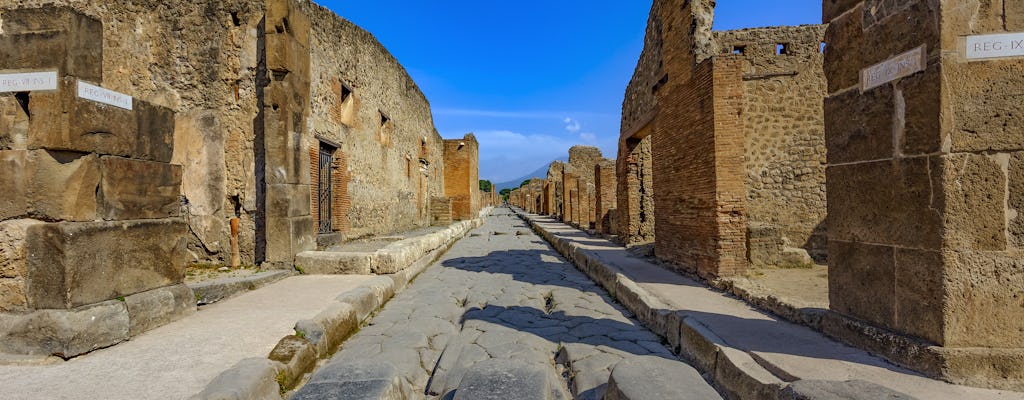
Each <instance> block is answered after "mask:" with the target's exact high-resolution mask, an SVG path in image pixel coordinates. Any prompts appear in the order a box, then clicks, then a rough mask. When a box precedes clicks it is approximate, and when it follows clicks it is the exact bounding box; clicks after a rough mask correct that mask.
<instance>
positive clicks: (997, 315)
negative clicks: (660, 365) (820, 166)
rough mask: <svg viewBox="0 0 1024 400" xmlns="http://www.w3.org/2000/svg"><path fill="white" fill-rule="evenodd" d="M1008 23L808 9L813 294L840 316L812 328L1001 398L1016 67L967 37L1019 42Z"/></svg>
mask: <svg viewBox="0 0 1024 400" xmlns="http://www.w3.org/2000/svg"><path fill="white" fill-rule="evenodd" d="M966 3H970V5H969V6H968V5H966ZM1022 15H1024V5H1022V4H1021V3H1020V2H1005V3H1004V2H986V1H982V2H964V1H953V0H941V1H940V0H933V1H905V2H882V1H878V0H868V1H835V0H829V1H826V2H825V7H824V19H825V20H826V21H830V22H831V23H830V26H829V28H828V31H827V33H826V41H827V43H828V47H827V49H826V54H825V73H826V75H827V77H828V92H829V96H828V98H827V99H826V102H825V129H826V143H827V146H828V172H827V174H828V187H827V188H828V208H829V217H828V218H829V253H830V260H831V265H830V273H829V288H830V292H829V297H830V306H831V309H832V310H834V311H835V312H836V313H838V314H841V315H843V316H845V317H844V319H843V320H842V322H839V323H836V324H830V325H827V330H828V331H829V333H830V334H831V335H833V336H836V337H840V338H843V339H844V340H847V341H849V342H852V343H856V344H860V345H865V346H868V347H869V348H870V349H871V350H872V352H874V353H878V354H882V355H885V356H886V357H887V358H889V359H890V360H893V361H895V362H897V363H899V364H902V365H905V366H908V367H911V368H914V369H916V370H919V371H922V372H925V373H927V374H928V375H931V376H935V377H941V378H943V379H947V380H950V381H952V382H956V383H964V384H970V385H979V386H989V387H1000V388H1012V389H1017V390H1020V389H1021V388H1024V373H1022V371H1024V365H1022V364H1024V363H1022V361H1021V360H1024V357H1022V355H1024V350H1022V348H1021V347H1022V346H1021V344H1022V343H1024V307H1022V306H1021V293H1022V291H1024V261H1022V260H1024V257H1022V255H1024V253H1022V246H1021V244H1022V241H1021V237H1022V232H1024V231H1022V229H1021V226H1024V223H1022V222H1021V221H1022V219H1021V218H1020V217H1019V215H1020V210H1021V207H1022V204H1024V202H1022V201H1021V199H1024V196H1022V195H1021V194H1022V193H1024V190H1022V189H1021V188H1022V187H1024V173H1021V171H1024V161H1022V160H1024V135H1021V130H1022V128H1024V119H1022V115H1024V114H1022V105H1021V102H1020V101H1019V99H1018V98H1017V96H1016V94H1017V93H1018V92H1019V88H1021V87H1024V59H1021V58H1020V57H997V58H985V59H969V58H968V57H967V51H968V50H971V51H982V52H985V50H986V49H994V48H995V47H996V45H994V44H993V43H996V42H998V39H997V38H991V37H987V38H986V37H980V38H979V37H974V38H972V36H974V35H988V34H1005V33H1007V32H1021V31H1024V19H1022V18H1021V16H1022ZM975 39H978V40H979V42H978V43H979V44H978V46H977V47H968V46H967V45H966V43H967V42H968V41H970V40H975ZM1021 39H1024V38H1020V37H1019V36H1018V37H1017V38H1016V40H1021ZM985 43H989V44H988V45H985ZM1012 46H1013V44H1012V43H1008V44H1006V45H1005V47H1004V48H1011V47H1012ZM992 55H997V54H992ZM878 328H881V329H878ZM868 332H875V333H870V334H869V333H868ZM879 333H883V335H882V337H883V340H879V339H878V337H879ZM908 337H909V338H908ZM922 342H923V343H922ZM888 343H900V344H901V345H900V346H889V345H887V344H888ZM931 345H937V346H931Z"/></svg>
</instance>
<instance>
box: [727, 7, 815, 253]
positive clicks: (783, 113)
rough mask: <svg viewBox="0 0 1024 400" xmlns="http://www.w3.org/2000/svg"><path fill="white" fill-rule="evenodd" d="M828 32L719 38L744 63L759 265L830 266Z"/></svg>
mask: <svg viewBox="0 0 1024 400" xmlns="http://www.w3.org/2000/svg"><path fill="white" fill-rule="evenodd" d="M824 34H825V26H823V25H806V26H797V27H772V28H757V29H744V30H738V31H726V32H714V39H715V46H716V49H717V51H716V52H717V53H718V54H734V53H736V54H734V55H735V56H737V57H740V58H741V59H742V64H743V67H742V73H743V110H742V116H743V131H744V134H743V135H744V143H743V145H744V159H743V167H744V169H745V178H744V182H743V183H744V186H745V188H746V216H747V221H748V228H747V231H748V232H747V235H748V254H749V259H750V261H751V263H753V264H755V265H787V264H793V263H799V262H801V261H802V260H803V259H804V257H806V256H805V255H804V256H803V257H799V256H798V255H803V254H802V253H809V254H810V255H813V256H814V257H815V259H817V260H818V261H819V262H824V261H825V258H826V254H827V248H826V247H827V241H826V239H825V214H826V211H827V207H826V202H825V200H826V199H825V135H824V113H823V110H822V99H823V98H824V96H825V77H824V72H823V70H822V61H823V59H824V57H823V55H822V52H821V49H822V46H821V44H822V41H823V40H824Z"/></svg>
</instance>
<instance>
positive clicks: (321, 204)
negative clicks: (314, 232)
mask: <svg viewBox="0 0 1024 400" xmlns="http://www.w3.org/2000/svg"><path fill="white" fill-rule="evenodd" d="M332 165H334V147H331V146H330V145H327V144H324V143H320V166H319V168H320V170H319V171H320V173H319V174H318V176H319V177H320V181H319V182H317V199H316V206H317V212H318V214H317V215H319V219H320V220H319V221H317V222H318V223H317V226H318V227H319V233H331V232H332V231H333V230H332V228H331V199H332V198H333V197H334V196H333V195H332V190H331V189H332V188H331V183H332V182H331V181H332V179H331V166H332Z"/></svg>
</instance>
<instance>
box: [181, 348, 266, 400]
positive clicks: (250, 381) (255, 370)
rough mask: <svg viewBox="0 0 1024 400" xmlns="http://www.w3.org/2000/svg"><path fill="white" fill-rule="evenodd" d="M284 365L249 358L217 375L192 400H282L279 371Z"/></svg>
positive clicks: (264, 359)
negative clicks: (278, 377)
mask: <svg viewBox="0 0 1024 400" xmlns="http://www.w3.org/2000/svg"><path fill="white" fill-rule="evenodd" d="M284 368H285V367H284V366H283V365H281V363H279V362H276V361H272V360H269V359H266V358H262V357H254V358H246V359H244V360H242V361H239V362H238V363H237V364H235V365H234V366H232V367H231V368H230V369H228V370H227V371H224V372H222V373H221V374H220V375H217V377H216V378H213V382H210V384H209V385H206V388H204V389H203V391H202V392H199V394H196V395H195V396H192V397H191V400H248V399H260V400H281V387H280V385H278V383H277V374H278V372H280V371H283V370H284Z"/></svg>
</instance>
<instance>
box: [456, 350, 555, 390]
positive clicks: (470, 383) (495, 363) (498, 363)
mask: <svg viewBox="0 0 1024 400" xmlns="http://www.w3.org/2000/svg"><path fill="white" fill-rule="evenodd" d="M549 376H550V375H549V374H548V371H547V370H546V369H545V368H544V367H543V366H541V365H537V364H527V363H525V362H522V361H519V360H508V359H490V360H486V361H481V362H479V363H477V364H476V365H474V366H473V368H472V370H471V371H470V372H469V373H468V374H466V376H465V377H463V378H462V382H461V383H460V384H459V388H458V389H457V390H456V391H455V397H454V400H505V399H517V400H548V399H554V398H556V397H554V395H553V390H552V385H551V381H550V379H549V378H548V377H549Z"/></svg>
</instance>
